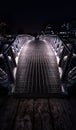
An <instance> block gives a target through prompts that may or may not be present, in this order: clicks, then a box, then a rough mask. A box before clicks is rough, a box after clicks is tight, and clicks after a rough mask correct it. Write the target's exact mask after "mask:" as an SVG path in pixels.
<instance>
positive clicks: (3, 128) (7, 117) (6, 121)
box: [0, 98, 18, 130]
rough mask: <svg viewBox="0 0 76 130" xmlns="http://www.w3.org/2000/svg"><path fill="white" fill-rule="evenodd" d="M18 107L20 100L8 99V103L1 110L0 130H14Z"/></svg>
mask: <svg viewBox="0 0 76 130" xmlns="http://www.w3.org/2000/svg"><path fill="white" fill-rule="evenodd" d="M17 106H18V100H16V99H12V98H10V99H7V101H6V103H5V104H4V105H3V107H2V108H1V109H0V130H12V126H13V122H14V119H15V116H16V110H17Z"/></svg>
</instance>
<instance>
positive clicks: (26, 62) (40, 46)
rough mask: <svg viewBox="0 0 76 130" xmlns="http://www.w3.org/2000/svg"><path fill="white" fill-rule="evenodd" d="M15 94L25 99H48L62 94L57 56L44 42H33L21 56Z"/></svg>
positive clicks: (27, 45)
mask: <svg viewBox="0 0 76 130" xmlns="http://www.w3.org/2000/svg"><path fill="white" fill-rule="evenodd" d="M15 93H16V95H17V94H19V95H20V94H22V96H23V95H24V96H25V97H30V96H31V97H37V96H38V97H41V96H42V97H47V96H51V94H56V93H58V94H59V93H61V86H60V77H59V72H58V67H57V62H56V57H55V54H54V52H53V50H52V48H51V47H50V45H49V44H48V43H46V42H44V41H31V42H29V43H28V44H25V45H24V46H23V49H22V51H21V53H20V56H19V63H18V69H17V76H16V88H15Z"/></svg>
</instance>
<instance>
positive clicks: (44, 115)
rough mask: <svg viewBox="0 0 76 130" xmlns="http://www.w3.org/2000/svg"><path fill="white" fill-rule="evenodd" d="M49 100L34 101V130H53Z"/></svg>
mask: <svg viewBox="0 0 76 130" xmlns="http://www.w3.org/2000/svg"><path fill="white" fill-rule="evenodd" d="M50 121H51V119H50V114H49V108H48V100H47V99H36V100H35V101H34V130H53V128H52V123H51V122H50Z"/></svg>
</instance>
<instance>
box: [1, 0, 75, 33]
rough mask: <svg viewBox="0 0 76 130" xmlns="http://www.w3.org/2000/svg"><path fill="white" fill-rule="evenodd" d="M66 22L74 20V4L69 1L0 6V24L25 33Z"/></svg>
mask: <svg viewBox="0 0 76 130" xmlns="http://www.w3.org/2000/svg"><path fill="white" fill-rule="evenodd" d="M66 20H76V3H75V2H74V1H73V0H71V1H67V0H66V1H64V0H61V1H58V0H56V1H55V0H50V2H49V1H46V2H45V1H42V2H41V1H38V0H36V1H35V2H34V1H32V2H30V1H27V2H26V1H25V2H23V1H18V2H16V1H15V2H14V1H13V0H12V1H11V0H10V1H8V2H7V1H6V3H5V2H4V1H3V2H1V4H0V22H7V23H8V24H10V25H12V27H13V28H14V29H21V28H23V29H24V30H26V32H30V31H32V32H34V31H38V30H41V29H42V26H43V25H45V24H47V23H50V24H51V23H53V24H60V23H61V22H64V21H66Z"/></svg>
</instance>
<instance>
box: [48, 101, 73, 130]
mask: <svg viewBox="0 0 76 130" xmlns="http://www.w3.org/2000/svg"><path fill="white" fill-rule="evenodd" d="M49 109H50V113H51V115H52V118H53V120H54V124H53V125H54V129H55V130H74V126H73V124H72V118H71V107H70V104H69V102H68V101H67V100H66V99H50V100H49Z"/></svg>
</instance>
